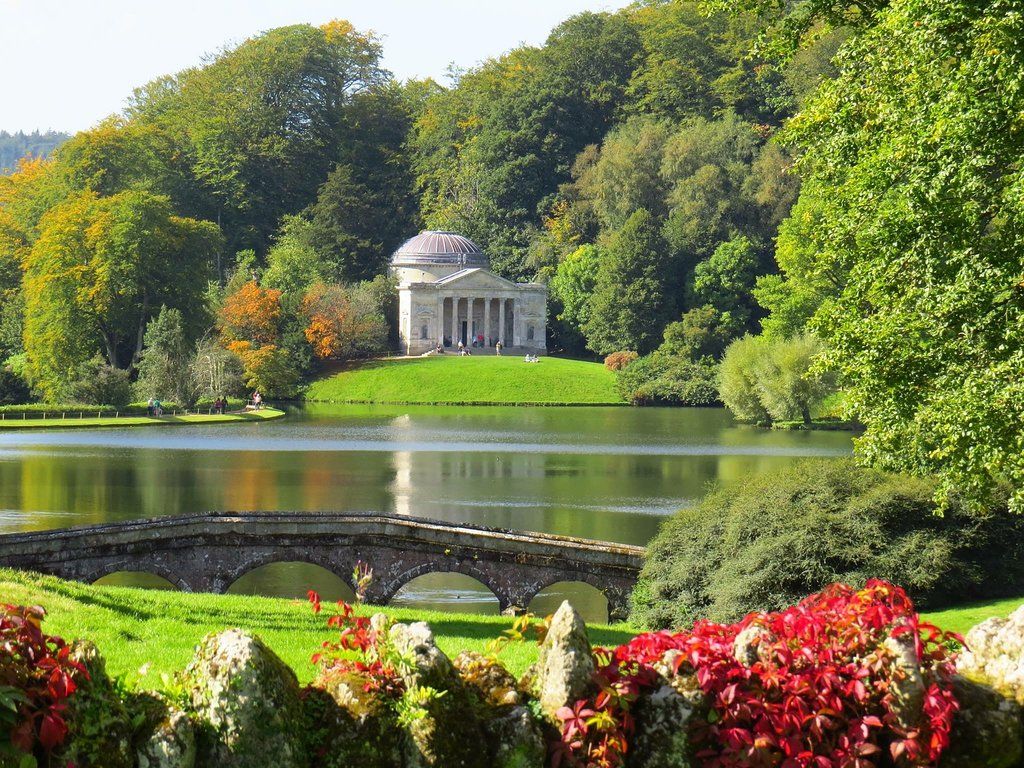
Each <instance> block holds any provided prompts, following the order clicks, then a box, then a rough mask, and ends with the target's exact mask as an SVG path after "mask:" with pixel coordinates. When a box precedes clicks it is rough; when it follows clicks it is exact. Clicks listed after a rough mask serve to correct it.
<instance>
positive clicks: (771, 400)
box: [718, 333, 835, 424]
mask: <svg viewBox="0 0 1024 768" xmlns="http://www.w3.org/2000/svg"><path fill="white" fill-rule="evenodd" d="M822 352H823V347H822V344H821V342H820V341H819V340H818V339H817V337H815V336H813V335H812V334H807V333H805V334H799V335H797V336H794V337H793V338H791V339H778V340H773V339H767V338H765V337H763V336H744V337H743V338H742V339H739V340H737V341H735V342H733V343H732V344H730V345H729V348H728V349H727V350H726V351H725V355H724V356H723V358H722V365H721V367H720V369H719V377H718V387H719V391H720V392H721V394H722V401H723V402H724V403H725V405H726V407H728V408H729V410H731V411H732V412H733V413H734V414H735V415H736V417H737V418H739V419H743V420H744V421H753V422H757V423H763V422H769V421H789V420H793V419H802V420H803V421H804V423H808V424H809V423H810V422H811V412H812V411H814V410H817V409H818V408H819V407H820V405H821V403H822V402H823V401H824V400H825V398H826V397H828V395H830V394H831V393H832V392H833V391H834V390H835V382H834V377H833V376H832V375H831V374H828V373H822V372H819V371H817V370H815V368H814V367H813V366H814V363H815V361H816V360H817V358H818V357H819V356H820V355H821V353H822Z"/></svg>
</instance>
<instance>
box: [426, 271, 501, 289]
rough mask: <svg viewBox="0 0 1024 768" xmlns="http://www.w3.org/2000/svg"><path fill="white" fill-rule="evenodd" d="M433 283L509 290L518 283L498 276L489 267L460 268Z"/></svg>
mask: <svg viewBox="0 0 1024 768" xmlns="http://www.w3.org/2000/svg"><path fill="white" fill-rule="evenodd" d="M434 285H437V286H439V287H444V288H454V287H458V288H460V289H461V288H473V289H477V288H481V289H488V288H489V289H493V290H511V289H515V288H517V287H518V285H519V284H518V283H513V282H512V281H511V280H506V279H505V278H503V277H499V276H498V275H496V274H494V273H493V272H491V271H490V270H489V269H483V268H481V267H474V268H471V269H460V270H459V271H458V272H455V273H453V274H450V275H448V276H447V277H442V278H441V279H440V280H438V281H437V282H436V283H434Z"/></svg>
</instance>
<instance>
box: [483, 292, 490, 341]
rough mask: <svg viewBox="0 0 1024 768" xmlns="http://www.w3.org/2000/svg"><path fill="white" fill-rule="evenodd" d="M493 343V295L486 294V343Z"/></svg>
mask: <svg viewBox="0 0 1024 768" xmlns="http://www.w3.org/2000/svg"><path fill="white" fill-rule="evenodd" d="M490 343H491V297H490V296H484V345H485V346H487V345H490Z"/></svg>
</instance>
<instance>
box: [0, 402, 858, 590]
mask: <svg viewBox="0 0 1024 768" xmlns="http://www.w3.org/2000/svg"><path fill="white" fill-rule="evenodd" d="M849 451H850V437H849V435H848V434H844V433H838V432H772V431H764V430H757V429H752V428H749V427H743V426H738V425H736V424H735V423H734V422H733V421H732V420H731V418H730V417H729V415H728V413H727V412H725V411H724V410H721V409H660V408H652V409H630V408H525V407H524V408H488V407H475V408H452V407H430V406H418V407H404V408H402V407H392V406H389V407H380V406H377V407H375V406H310V407H308V408H304V409H295V410H294V411H293V412H291V413H290V414H289V418H287V419H285V420H281V421H274V422H268V423H262V424H240V425H232V426H205V427H204V426H194V427H191V426H181V427H174V428H173V429H171V428H167V429H146V430H141V429H135V430H131V429H106V430H73V431H70V430H69V431H64V432H59V431H58V432H49V431H39V432H19V433H0V530H2V531H14V530H36V529H43V528H53V527H60V526H66V525H80V524H86V523H98V522H106V521H111V520H125V519H134V518H144V517H153V516H158V515H173V514H181V513H188V512H196V511H203V510H214V509H236V510H243V509H244V510H274V511H279V510H297V511H317V510H332V511H387V512H394V513H398V514H403V515H410V516H420V517H429V518H435V519H441V520H449V521H454V522H470V523H478V524H484V525H491V526H498V527H506V528H518V529H524V530H537V531H546V532H552V533H561V534H566V535H573V536H583V537H588V538H597V539H608V540H613V541H621V542H626V543H636V544H643V543H645V542H647V541H648V540H649V539H650V537H651V536H653V535H654V533H655V531H656V530H657V527H658V525H659V524H660V522H661V521H662V520H663V519H664V518H665V516H666V515H668V514H671V512H673V511H674V510H676V509H679V508H680V507H683V506H687V505H690V504H693V503H694V502H695V501H696V500H697V499H699V498H701V497H702V496H703V495H704V494H705V493H706V492H707V488H708V486H709V484H712V483H724V484H729V483H736V482H742V481H743V480H744V479H745V478H747V477H750V476H751V475H754V474H759V473H763V472H766V471H769V470H772V469H775V468H778V467H781V466H784V465H786V464H788V463H791V462H793V461H794V460H796V459H797V458H799V457H802V456H839V455H844V454H847V453H849ZM311 568H312V566H303V565H293V566H289V567H285V566H283V565H280V564H279V565H278V566H276V567H274V568H269V570H268V571H266V572H264V573H262V574H256V575H253V577H252V579H251V580H250V581H251V586H250V587H247V589H252V590H254V591H265V592H272V593H275V594H280V593H281V591H282V590H283V589H284V588H285V587H286V586H289V587H290V586H295V585H296V584H298V587H299V589H298V594H300V595H301V594H304V593H305V589H306V588H308V585H309V584H310V583H312V582H313V581H315V580H316V579H317V578H319V576H317V574H316V572H314V571H313V570H311ZM453 578H454V577H452V576H448V575H439V576H432V577H430V579H428V580H427V581H426V582H422V584H421V583H419V582H418V583H417V585H413V586H412V587H410V589H409V590H407V591H406V592H405V593H403V598H402V599H403V600H417V599H422V600H423V601H425V602H432V601H433V602H436V600H437V596H438V595H439V594H440V595H442V596H444V599H446V600H449V602H451V601H456V602H459V603H460V604H461V606H463V607H465V606H474V607H479V605H478V604H479V603H480V601H481V600H482V599H483V598H480V597H479V594H480V593H479V592H478V591H477V592H474V591H473V590H472V589H469V588H464V587H459V586H458V584H457V583H456V582H455V581H452V579H453ZM446 579H447V580H448V581H445V580H446ZM474 594H475V595H477V596H476V597H474V596H473V595H474ZM417 596H418V597H417ZM581 600H582V598H581ZM588 610H589V609H588Z"/></svg>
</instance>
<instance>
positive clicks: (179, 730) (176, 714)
mask: <svg viewBox="0 0 1024 768" xmlns="http://www.w3.org/2000/svg"><path fill="white" fill-rule="evenodd" d="M131 706H132V710H133V711H135V712H137V713H138V714H139V715H140V719H141V723H140V724H139V727H138V729H137V731H136V735H135V762H136V765H138V768H194V766H195V764H196V731H195V726H194V725H193V723H192V720H191V718H190V717H189V716H188V715H187V714H186V713H185V712H183V711H182V710H181V709H179V708H178V707H176V706H174V705H173V704H172V703H170V702H169V701H167V700H166V699H165V698H164V697H163V696H161V695H160V694H156V693H140V694H136V695H135V696H134V697H133V698H132V700H131Z"/></svg>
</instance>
